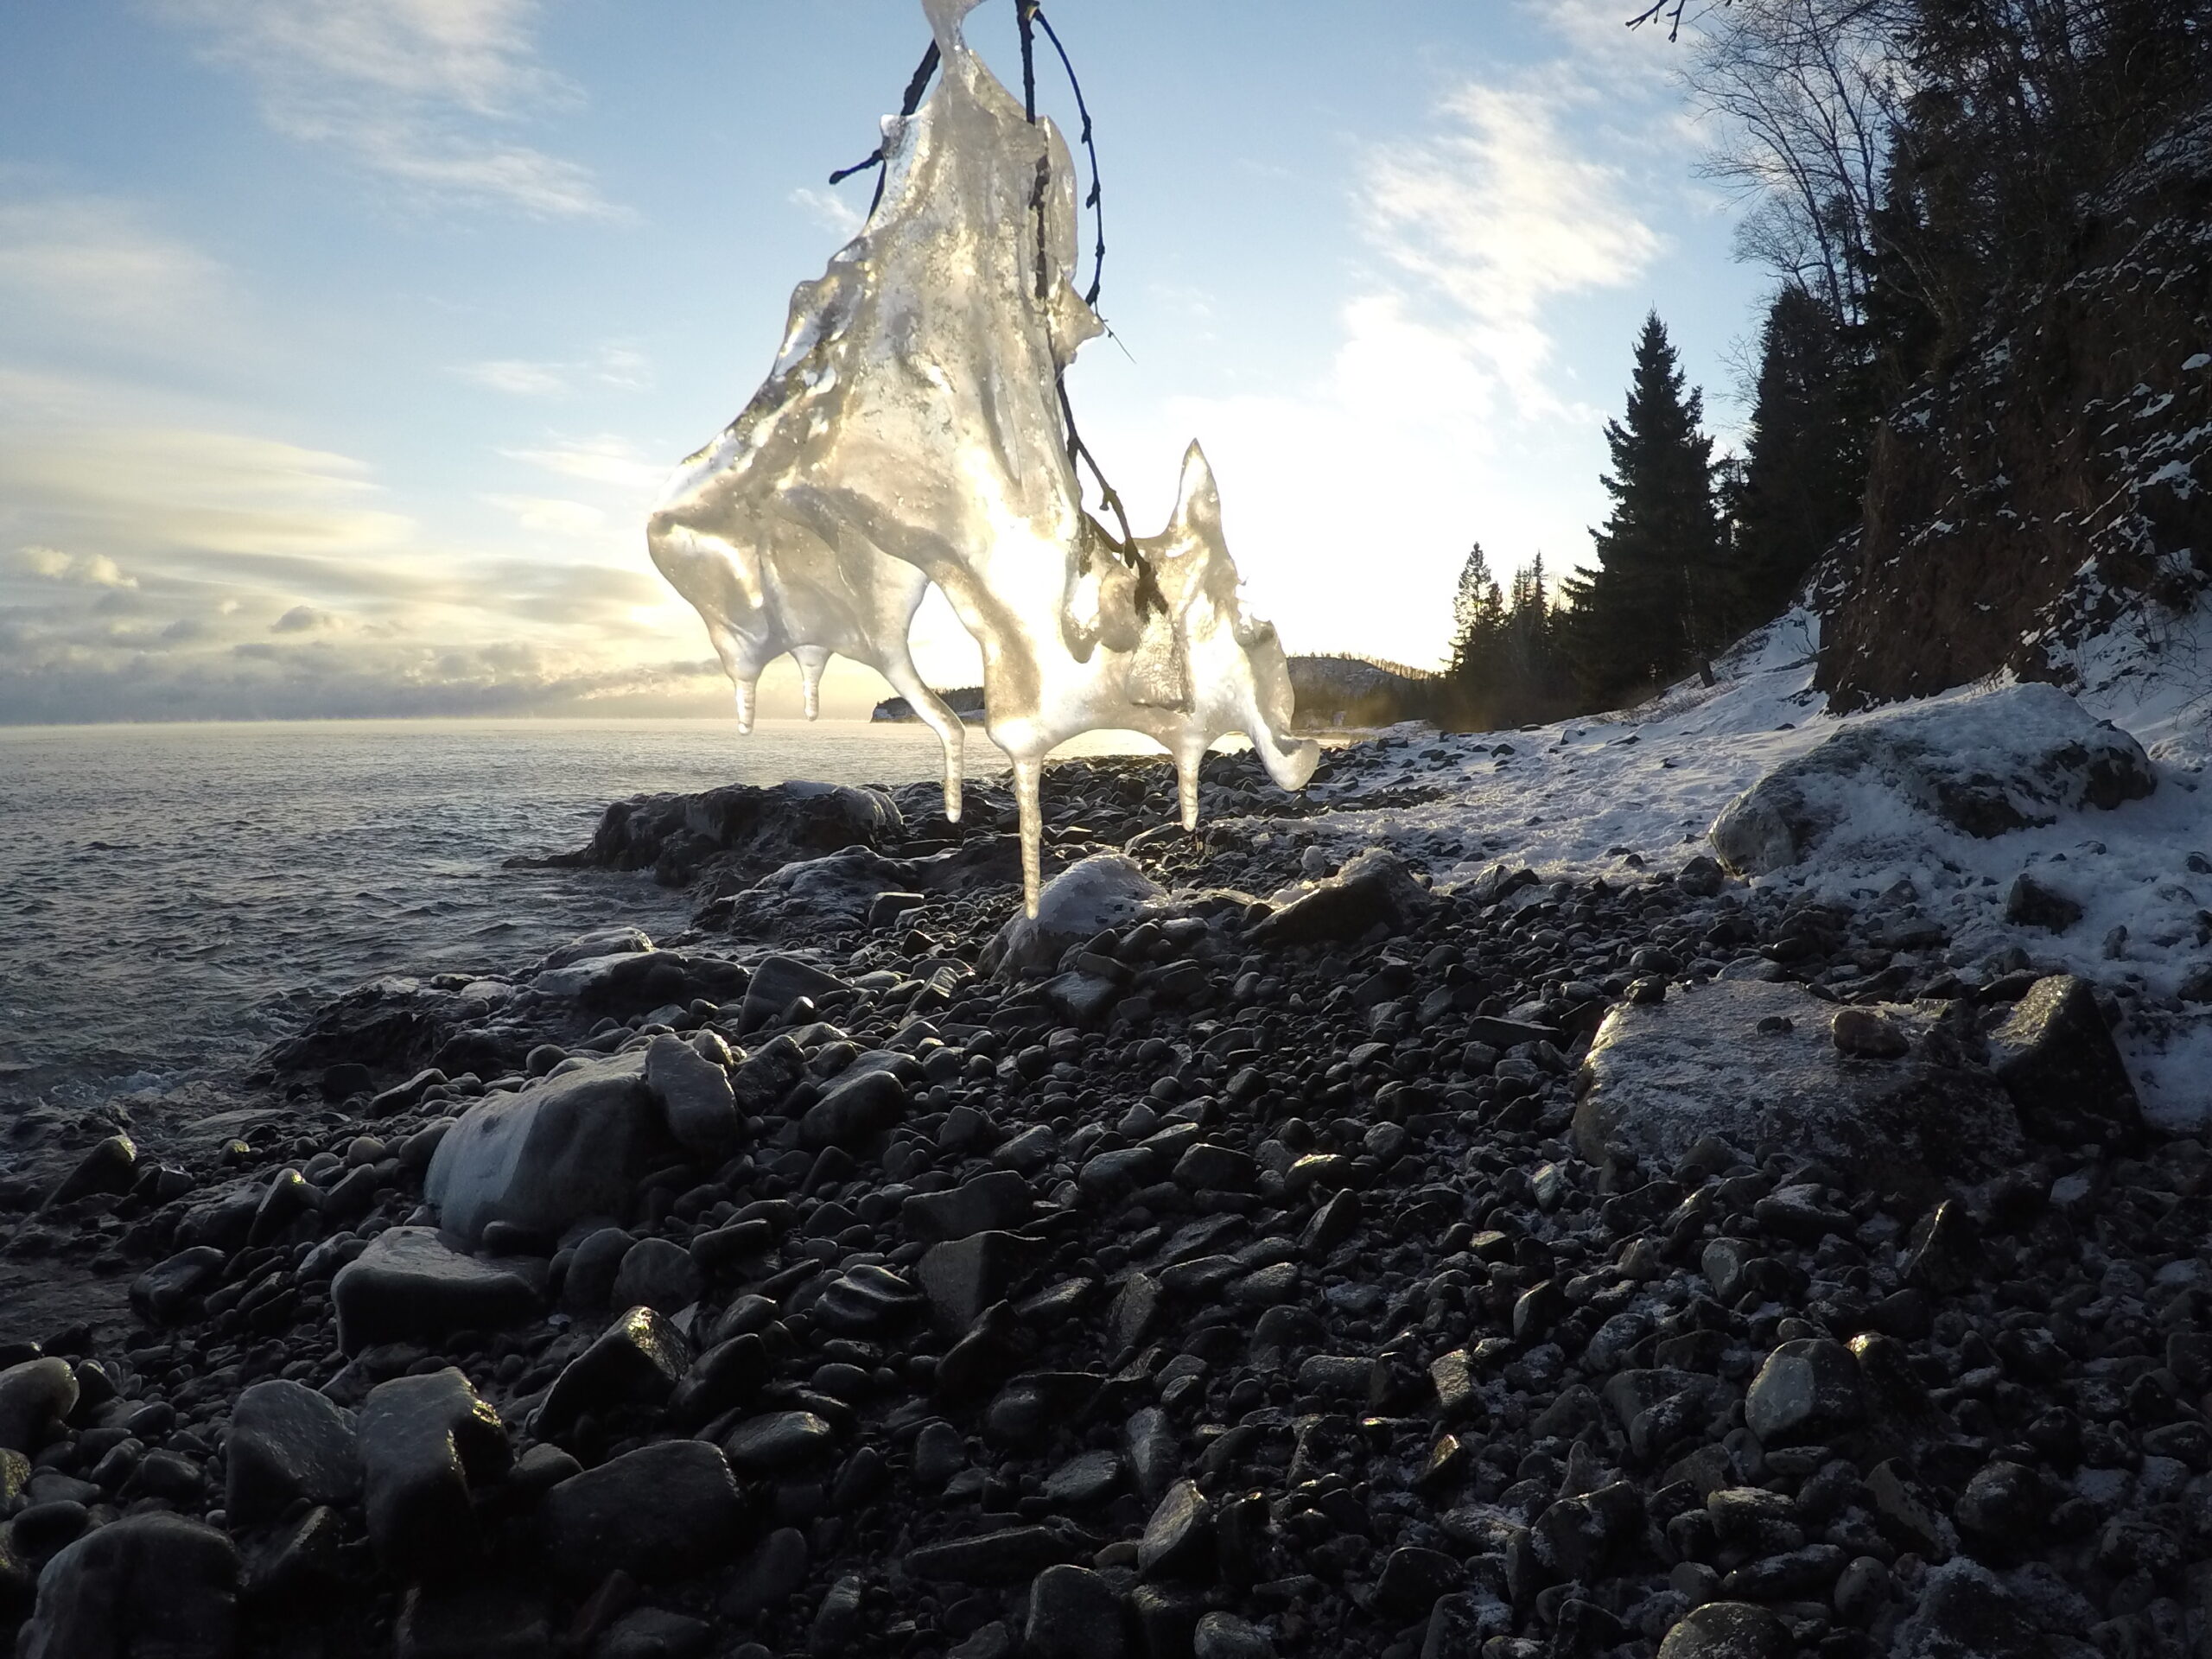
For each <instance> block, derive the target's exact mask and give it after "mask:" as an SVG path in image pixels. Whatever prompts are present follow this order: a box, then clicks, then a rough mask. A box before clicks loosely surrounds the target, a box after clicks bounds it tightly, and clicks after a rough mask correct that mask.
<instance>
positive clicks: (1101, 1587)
mask: <svg viewBox="0 0 2212 1659" xmlns="http://www.w3.org/2000/svg"><path fill="white" fill-rule="evenodd" d="M1022 1651H1023V1652H1024V1653H1025V1654H1029V1655H1033V1656H1035V1659H1122V1655H1123V1654H1124V1653H1126V1652H1127V1651H1128V1643H1127V1641H1126V1639H1125V1638H1124V1637H1123V1635H1122V1598H1121V1596H1120V1595H1119V1594H1118V1593H1117V1592H1116V1590H1115V1588H1114V1586H1112V1585H1111V1584H1110V1583H1109V1582H1108V1581H1107V1580H1106V1579H1105V1578H1104V1577H1103V1576H1102V1575H1101V1574H1099V1573H1094V1572H1092V1571H1091V1570H1090V1568H1088V1567H1071V1566H1067V1565H1065V1564H1063V1565H1060V1566H1057V1567H1046V1569H1045V1570H1044V1571H1043V1572H1042V1573H1039V1574H1038V1575H1037V1577H1036V1580H1034V1581H1033V1583H1032V1584H1031V1585H1030V1586H1029V1610H1028V1617H1027V1618H1026V1619H1024V1621H1023V1622H1022Z"/></svg>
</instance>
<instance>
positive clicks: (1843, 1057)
mask: <svg viewBox="0 0 2212 1659" xmlns="http://www.w3.org/2000/svg"><path fill="white" fill-rule="evenodd" d="M1870 1014H1878V1016H1879V1018H1880V1020H1882V1022H1883V1023H1885V1024H1886V1025H1887V1026H1890V1027H1894V1028H1896V1030H1897V1032H1898V1033H1900V1034H1901V1035H1902V1036H1903V1037H1904V1042H1905V1048H1906V1052H1904V1053H1903V1054H1898V1055H1896V1056H1895V1057H1894V1058H1866V1056H1870V1055H1872V1054H1875V1053H1880V1052H1887V1051H1885V1049H1884V1048H1882V1047H1880V1046H1875V1045H1871V1044H1868V1043H1867V1042H1866V1041H1865V1039H1864V1038H1863V1037H1862V1036H1861V1035H1859V1033H1858V1032H1857V1027H1859V1026H1861V1025H1864V1024H1867V1023H1870V1022H1869V1020H1868V1019H1867V1016H1869V1015H1870ZM1853 1016H1857V1018H1856V1019H1854V1018H1853ZM1840 1018H1841V1019H1843V1020H1845V1021H1846V1025H1845V1029H1844V1030H1843V1031H1841V1032H1838V1031H1837V1030H1835V1028H1834V1027H1835V1025H1836V1022H1837V1021H1838V1020H1839V1019H1840ZM1948 1035H1949V1033H1948V1032H1943V1031H1938V1030H1936V1008H1935V1007H1929V1006H1925V1005H1923V1006H1903V1007H1885V1008H1882V1009H1880V1010H1878V1011H1877V1010H1870V1009H1866V1008H1858V1007H1852V1008H1839V1007H1837V1006H1836V1005H1835V1004H1834V1003H1831V1002H1825V1001H1821V999H1819V998H1818V997H1815V995H1813V994H1812V993H1811V992H1809V991H1808V990H1806V989H1805V988H1803V987H1802V986H1798V985H1790V984H1763V983H1760V982H1757V981H1753V980H1722V981H1718V982H1714V983H1713V984H1711V985H1707V986H1706V987H1704V988H1701V989H1699V990H1694V991H1689V992H1686V993H1682V994H1679V995H1674V996H1670V997H1669V998H1668V999H1667V1000H1666V1001H1663V1002H1657V1003H1653V1004H1649V1005H1648V1006H1644V1005H1637V1004H1633V1003H1624V1004H1622V1005H1620V1006H1619V1007H1615V1008H1614V1009H1613V1010H1612V1012H1611V1013H1610V1014H1607V1015H1606V1016H1605V1023H1604V1024H1603V1025H1602V1026H1600V1027H1599V1029H1598V1034H1597V1038H1596V1040H1595V1041H1594V1042H1593V1043H1592V1046H1591V1049H1590V1054H1589V1058H1587V1059H1586V1061H1585V1062H1584V1064H1583V1069H1582V1072H1581V1075H1580V1078H1579V1080H1578V1081H1579V1086H1580V1091H1581V1100H1580V1104H1579V1105H1578V1106H1577V1108H1576V1109H1575V1116H1574V1135H1575V1139H1576V1141H1578V1143H1579V1144H1580V1147H1581V1149H1582V1153H1583V1155H1584V1156H1585V1157H1586V1158H1589V1159H1590V1160H1592V1161H1593V1162H1595V1161H1599V1160H1604V1159H1605V1158H1607V1157H1608V1156H1610V1155H1612V1154H1615V1153H1617V1152H1618V1151H1622V1150H1626V1151H1631V1152H1633V1153H1635V1154H1637V1157H1638V1158H1639V1159H1640V1160H1642V1162H1643V1166H1644V1167H1645V1168H1646V1169H1647V1170H1653V1171H1663V1170H1666V1169H1671V1168H1672V1167H1673V1166H1675V1164H1676V1163H1678V1162H1680V1161H1681V1159H1682V1157H1683V1156H1684V1155H1685V1154H1687V1153H1688V1152H1689V1150H1690V1149H1691V1148H1692V1147H1694V1146H1695V1145H1696V1144H1697V1143H1698V1142H1699V1141H1700V1140H1702V1139H1703V1138H1704V1137H1705V1136H1707V1135H1714V1136H1717V1137H1719V1139H1720V1140H1722V1141H1726V1142H1728V1143H1729V1144H1730V1145H1731V1146H1733V1147H1738V1149H1740V1150H1741V1151H1743V1152H1745V1153H1746V1154H1751V1153H1755V1152H1756V1151H1757V1149H1758V1147H1761V1146H1764V1145H1768V1144H1773V1145H1776V1146H1779V1147H1783V1148H1785V1149H1786V1150H1787V1151H1788V1152H1789V1154H1791V1155H1792V1156H1793V1157H1796V1158H1803V1159H1813V1160H1820V1161H1822V1162H1825V1163H1829V1164H1834V1165H1835V1166H1837V1167H1838V1168H1839V1169H1840V1170H1843V1171H1846V1172H1847V1173H1851V1174H1853V1175H1854V1176H1857V1177H1859V1178H1860V1179H1865V1180H1866V1181H1868V1182H1869V1183H1872V1184H1875V1185H1881V1186H1883V1187H1885V1188H1887V1189H1893V1190H1897V1191H1903V1192H1917V1193H1929V1192H1935V1191H1937V1190H1940V1189H1942V1188H1943V1187H1945V1186H1948V1185H1953V1184H1955V1183H1960V1182H1971V1181H1974V1180H1978V1179H1983V1178H1985V1177H1987V1176H1991V1175H1994V1174H1997V1173H2000V1172H2001V1171H2003V1170H2005V1169H2007V1168H2011V1167H2013V1166H2017V1164H2018V1162H2019V1160H2020V1159H2021V1157H2022V1155H2023V1154H2022V1142H2021V1137H2020V1123H2019V1117H2018V1114H2017V1113H2016V1112H2015V1111H2014V1109H2013V1107H2012V1101H2011V1099H2010V1098H2009V1097H2008V1096H2006V1094H2005V1090H2003V1089H2002V1088H2001V1087H2000V1086H1999V1084H1998V1083H1997V1080H1996V1079H1995V1078H1994V1077H1991V1076H1990V1075H1989V1074H1988V1072H1986V1071H1983V1070H1982V1069H1980V1067H1978V1066H1975V1065H1971V1064H1968V1063H1967V1060H1966V1058H1965V1056H1964V1054H1963V1053H1962V1052H1961V1051H1960V1048H1959V1046H1958V1045H1957V1044H1956V1043H1955V1042H1952V1041H1947V1040H1946V1039H1947V1037H1948ZM1839 1039H1841V1040H1839ZM1847 1047H1848V1048H1849V1049H1850V1050H1852V1051H1854V1052H1847Z"/></svg>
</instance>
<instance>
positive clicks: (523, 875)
mask: <svg viewBox="0 0 2212 1659" xmlns="http://www.w3.org/2000/svg"><path fill="white" fill-rule="evenodd" d="M1071 747H1074V746H1071ZM1116 747H1121V745H1120V744H1119V743H1117V742H1116V740H1114V739H1112V738H1110V737H1109V738H1102V739H1094V740H1092V741H1090V743H1089V744H1087V745H1084V746H1082V752H1088V753H1103V752H1107V751H1109V750H1111V749H1113V748H1116ZM969 755H970V757H971V765H970V772H972V773H973V774H975V775H977V776H982V775H986V774H988V773H990V772H1002V771H1003V770H1004V766H1005V762H1004V758H1003V757H1002V756H1001V755H999V754H998V753H997V751H995V749H992V748H991V747H989V746H988V744H987V743H985V742H984V741H983V739H982V734H981V733H980V732H973V733H971V734H970V736H969ZM938 764H939V762H938V745H937V740H936V739H935V738H934V737H933V736H931V734H930V733H929V732H928V731H927V730H926V729H925V728H920V727H918V726H906V725H871V724H868V723H867V722H864V721H821V722H819V723H817V724H814V725H809V724H807V723H806V722H804V721H761V722H760V725H759V726H758V727H757V728H755V729H754V731H753V734H752V735H751V736H749V737H741V736H740V735H738V734H737V732H736V729H735V728H734V726H732V725H729V724H725V723H721V722H717V721H359V722H353V721H331V722H321V721H316V722H297V723H270V724H264V725H236V726H212V725H211V726H182V725H179V726H136V727H118V726H95V727H40V728H0V1110H4V1109H6V1108H8V1107H9V1106H10V1105H21V1104H22V1103H28V1102H31V1101H35V1100H40V1099H43V1100H45V1101H46V1102H48V1103H52V1104H56V1105H67V1104H71V1103H81V1102H86V1101H90V1100H97V1099H99V1098H103V1097H105V1096H108V1095H111V1094H114V1093H120V1092H124V1091H126V1090H138V1089H144V1088H149V1087H155V1086H160V1085H163V1084H169V1083H173V1082H176V1081H181V1080H182V1079H185V1078H188V1077H194V1076H199V1075H204V1074H207V1072H209V1071H211V1070H212V1069H214V1068H220V1067H226V1066H229V1065H235V1064H237V1063H238V1062H241V1061H244V1060H246V1059H248V1058H251V1056H252V1055H253V1054H254V1053H255V1052H257V1051H258V1050H259V1049H260V1048H261V1047H263V1046H264V1045H265V1044H267V1043H268V1042H269V1041H270V1039H273V1038H275V1037H277V1036H281V1035H283V1034H284V1033H287V1032H289V1030H291V1029H292V1028H294V1027H296V1025H297V1024H298V1023H299V1021H300V1020H301V1019H302V1017H303V1016H304V1015H305V1014H306V1013H307V1012H308V1010H309V1009H310V1008H311V1007H313V1006H314V1005H315V1002H316V1001H319V1000H320V999H322V998H324V997H327V996H329V995H333V994H334V993H337V992H340V991H343V990H346V989H347V988H351V987H352V986H354V985H357V984H359V983H360V982H362V981H364V980H366V979H370V978H373V977H374V976H377V975H378V974H383V973H393V972H410V973H414V972H424V973H428V972H463V971H482V970H493V971H498V970H500V969H509V970H512V969H514V968H516V967H518V966H519V965H521V964H523V963H527V962H529V961H531V960H532V959H534V958H535V957H538V956H540V955H543V953H544V952H545V951H546V950H550V949H551V948H552V947H553V946H555V945H556V944H562V943H563V942H565V941H566V940H568V939H569V938H574V937H575V935H576V934H578V933H581V932H583V931H587V930H588V929H590V928H594V927H601V926H607V925H612V924H614V923H617V922H627V923H632V924H635V925H638V926H640V927H643V928H644V929H645V931H647V932H649V933H652V934H654V935H656V936H657V937H658V936H659V935H661V934H664V933H667V932H672V931H675V930H677V929H678V928H680V927H682V926H683V925H684V923H685V921H686V920H687V918H688V917H689V915H690V904H689V902H688V901H687V900H686V899H685V898H684V897H683V894H681V893H670V892H667V891H665V890H664V889H662V888H659V887H655V886H654V885H653V884H652V879H651V878H650V876H648V875H645V874H635V875H614V874H607V873H604V872H597V871H570V870H508V869H502V868H500V865H501V862H502V861H504V860H505V859H507V858H509V857H511V856H512V855H516V854H518V853H524V854H543V853H550V852H556V851H561V850H565V849H569V848H574V847H579V846H582V844H583V843H584V842H586V841H587V840H588V839H589V837H590V835H591V832H592V829H593V826H594V824H595V823H597V822H598V819H599V815H600V810H601V808H602V807H604V806H605V805H606V804H607V802H609V801H612V800H617V799H620V798H622V797H624V796H628V795H638V794H646V793H652V792H656V791H690V790H701V789H709V788H713V787H715V786H716V785H721V784H729V783H748V784H768V783H778V782H781V781H784V780H785V779H793V778H810V779H821V780H823V781H826V782H831V783H907V782H912V781H915V780H918V779H928V778H934V777H936V776H937V775H938Z"/></svg>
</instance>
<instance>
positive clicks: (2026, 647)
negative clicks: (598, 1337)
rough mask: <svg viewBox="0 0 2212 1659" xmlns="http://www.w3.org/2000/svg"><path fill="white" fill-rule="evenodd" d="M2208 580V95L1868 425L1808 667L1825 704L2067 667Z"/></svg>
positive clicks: (2211, 302)
mask: <svg viewBox="0 0 2212 1659" xmlns="http://www.w3.org/2000/svg"><path fill="white" fill-rule="evenodd" d="M2209 585H2212V111H2200V112H2198V114H2197V115H2196V116H2195V117H2193V118H2191V119H2190V120H2189V121H2187V122H2184V123H2183V124H2181V125H2180V126H2179V127H2178V128H2177V130H2176V131H2175V132H2174V133H2173V134H2172V136H2171V137H2169V138H2168V139H2167V140H2166V141H2165V142H2164V143H2162V144H2160V145H2158V146H2157V147H2156V148H2155V149H2153V150H2152V152H2151V154H2150V155H2149V156H2146V157H2145V160H2144V161H2143V162H2141V163H2140V164H2139V166H2137V167H2136V168H2133V170H2132V171H2131V172H2130V173H2129V174H2128V175H2126V177H2124V178H2123V179H2121V180H2120V181H2118V182H2117V183H2116V184H2115V185H2114V186H2113V188H2112V189H2110V190H2108V191H2107V192H2106V193H2105V194H2104V195H2103V196H2101V198H2099V199H2097V200H2094V201H2092V202H2090V203H2089V204H2088V205H2087V207H2086V208H2085V211H2084V213H2083V218H2082V226H2081V231H2080V235H2079V241H2078V257H2077V258H2076V259H2075V264H2074V268H2073V270H2072V272H2071V274H2070V275H2069V277H2067V278H2066V279H2065V280H2063V281H2062V282H2059V283H2054V284H2052V285H2051V286H2050V287H2049V288H2048V289H2044V290H2043V291H2041V292H2039V293H2035V294H2032V295H2029V296H2024V297H2023V298H2022V300H2021V302H2019V303H2018V304H2017V305H2014V306H2012V307H2010V308H2006V309H2005V311H2004V312H2003V313H2002V314H2001V315H1993V316H1992V317H1991V318H1990V319H1989V320H1988V323H1987V326H1986V328H1985V330H1984V332H1983V334H1982V335H1981V336H1980V340H1979V342H1978V345H1977V346H1976V348H1975V349H1974V350H1973V351H1972V352H1970V353H1967V356H1966V357H1965V358H1964V359H1963V360H1961V362H1960V363H1958V364H1956V365H1954V366H1952V367H1951V368H1950V369H1949V370H1948V372H1943V373H1941V374H1939V375H1937V376H1936V377H1934V378H1932V379H1931V380H1930V381H1929V383H1928V384H1926V385H1923V387H1922V388H1921V389H1920V390H1919V391H1917V392H1916V394H1915V395H1914V396H1913V397H1910V399H1908V400H1907V401H1906V402H1905V403H1904V404H1903V405H1901V406H1900V407H1899V408H1898V409H1897V410H1894V411H1892V413H1891V416H1890V418H1889V420H1888V421H1887V422H1886V423H1885V425H1884V426H1883V428H1882V429H1881V431H1880V432H1879V433H1878V436H1877V440H1876V444H1875V449H1874V454H1873V461H1872V472H1871V475H1870V477H1869V480H1868V484H1867V494H1866V519H1865V525H1864V533H1863V535H1862V537H1861V539H1860V542H1859V552H1858V556H1857V562H1856V564H1855V567H1854V568H1853V569H1852V570H1851V572H1850V575H1849V579H1848V582H1847V587H1846V589H1845V592H1844V593H1843V594H1842V596H1841V599H1840V603H1839V604H1838V605H1837V606H1836V607H1835V608H1834V610H1832V611H1831V612H1830V613H1829V617H1828V625H1827V628H1826V630H1825V638H1824V640H1823V643H1822V647H1821V663H1820V676H1819V682H1818V683H1819V684H1820V685H1821V688H1822V689H1823V690H1827V691H1828V692H1829V693H1830V694H1831V704H1832V706H1833V707H1834V708H1836V709H1857V708H1864V707H1866V706H1867V705H1869V704H1872V703H1876V702H1888V701H1891V700H1894V699H1897V698H1900V697H1910V696H1927V695H1929V694H1930V693H1933V692H1936V691H1940V690H1944V689H1945V688H1947V687H1949V686H1954V685H1958V684H1961V683H1965V682H1967V681H1970V680H1973V679H1976V678H1978V677H1981V676H1983V675H1985V674H1989V673H1993V672H1996V671H2005V670H2010V671H2012V672H2014V673H2016V674H2018V676H2020V677H2023V678H2027V679H2044V680H2055V681H2056V682H2058V683H2061V684H2070V683H2075V681H2076V680H2077V678H2078V673H2079V671H2078V668H2077V666H2076V664H2077V658H2078V655H2079V652H2080V651H2081V649H2082V646H2084V645H2086V644H2088V642H2090V641H2093V640H2094V639H2097V638H2099V637H2101V636H2104V635H2107V634H2110V633H2112V632H2115V631H2128V632H2134V633H2136V634H2138V635H2139V636H2140V639H2141V641H2142V644H2143V645H2144V647H2145V649H2148V650H2151V651H2154V652H2155V651H2157V650H2158V648H2159V645H2160V641H2161V634H2162V621H2163V619H2164V618H2166V617H2168V616H2170V615H2171V614H2172V613H2177V612H2179V611H2182V610H2184V609H2186V608H2187V607H2190V605H2191V604H2192V603H2193V602H2194V601H2195V600H2196V596H2197V595H2198V594H2201V593H2202V591H2203V590H2204V589H2205V588H2206V587H2207V586H2209Z"/></svg>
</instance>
